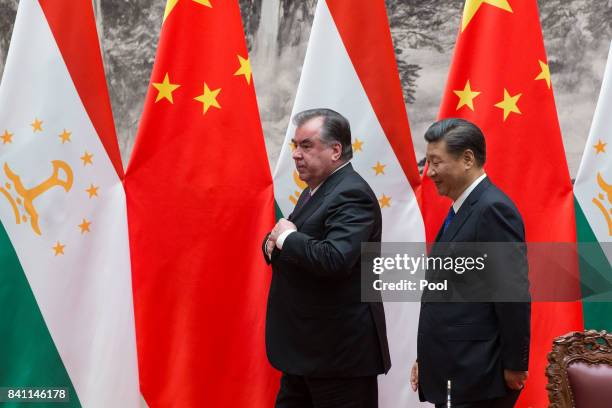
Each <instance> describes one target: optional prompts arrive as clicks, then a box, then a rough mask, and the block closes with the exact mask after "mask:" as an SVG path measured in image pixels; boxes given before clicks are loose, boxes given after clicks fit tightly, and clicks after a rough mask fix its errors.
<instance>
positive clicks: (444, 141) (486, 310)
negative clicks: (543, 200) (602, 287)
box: [411, 119, 531, 408]
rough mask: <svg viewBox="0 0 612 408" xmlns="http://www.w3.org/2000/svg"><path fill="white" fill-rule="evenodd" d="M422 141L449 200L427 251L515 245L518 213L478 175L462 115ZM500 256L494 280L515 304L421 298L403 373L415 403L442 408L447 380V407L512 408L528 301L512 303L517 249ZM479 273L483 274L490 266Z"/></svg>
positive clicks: (478, 150)
mask: <svg viewBox="0 0 612 408" xmlns="http://www.w3.org/2000/svg"><path fill="white" fill-rule="evenodd" d="M425 140H426V141H427V176H428V177H429V178H430V179H431V180H432V181H433V182H434V184H435V185H436V188H437V190H438V193H439V194H440V195H443V196H447V197H449V198H450V199H451V200H453V204H452V206H451V207H450V209H449V212H448V216H447V217H446V219H445V221H444V223H443V225H442V228H441V229H440V231H439V233H438V235H437V237H436V244H434V249H432V252H434V251H435V250H436V245H438V247H439V246H442V245H443V244H440V243H448V242H462V243H492V242H493V243H499V242H505V243H519V245H520V246H523V244H522V243H524V242H525V228H524V224H523V220H522V218H521V215H520V214H519V212H518V210H517V208H516V206H515V205H514V203H513V202H512V201H511V200H510V198H508V197H507V196H506V195H505V194H504V193H503V192H502V191H501V190H500V189H499V188H497V187H496V186H495V185H493V183H491V181H490V180H489V178H488V177H487V175H486V174H485V171H484V168H483V166H484V164H485V161H486V144H485V138H484V135H483V134H482V131H481V130H480V129H479V128H478V127H477V126H476V125H474V124H473V123H471V122H468V121H466V120H463V119H445V120H441V121H438V122H436V123H434V124H433V125H431V127H430V128H429V129H428V130H427V132H426V133H425ZM510 246H512V245H509V246H508V247H510ZM523 247H524V246H523ZM502 255H503V257H504V265H503V273H502V274H500V276H501V278H499V279H502V280H503V281H502V282H501V283H502V286H503V285H504V284H505V283H506V280H507V282H508V283H511V285H512V286H513V287H517V288H519V293H518V295H520V298H517V299H516V300H517V301H514V302H506V303H498V302H470V301H469V299H468V301H466V302H463V303H456V302H453V303H450V302H444V301H439V302H428V301H425V300H424V301H423V302H422V304H421V313H420V318H419V330H418V341H417V362H415V364H414V367H413V370H412V378H411V383H412V387H413V389H414V390H415V391H416V390H417V388H418V391H419V397H420V399H421V400H422V401H429V402H432V403H434V404H435V405H436V407H446V401H447V382H448V381H449V380H450V381H451V386H452V387H451V399H452V406H453V408H510V407H513V406H514V404H515V402H516V400H517V398H518V396H519V393H520V390H521V389H522V388H523V386H524V384H525V381H526V379H527V369H528V362H529V339H530V311H531V305H530V303H529V302H526V301H520V300H525V299H529V292H528V287H529V283H528V278H527V272H528V267H527V260H526V256H525V253H524V252H521V251H516V252H512V251H506V252H504V253H503V254H502ZM495 269H499V268H495ZM485 272H486V273H487V274H488V275H489V276H490V275H491V274H492V273H495V272H496V271H494V270H486V271H485ZM496 279H498V278H496ZM499 279H498V280H499ZM468 289H469V288H468ZM426 295H427V294H426V293H425V294H424V295H423V296H424V299H426ZM438 300H440V299H438ZM441 300H443V299H441Z"/></svg>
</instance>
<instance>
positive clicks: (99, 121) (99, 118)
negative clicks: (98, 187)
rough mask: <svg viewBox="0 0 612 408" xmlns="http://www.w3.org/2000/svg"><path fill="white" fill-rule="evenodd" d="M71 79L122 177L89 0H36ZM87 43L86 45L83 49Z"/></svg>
mask: <svg viewBox="0 0 612 408" xmlns="http://www.w3.org/2000/svg"><path fill="white" fill-rule="evenodd" d="M39 2H40V6H41V8H42V10H43V12H44V13H45V16H46V18H47V22H48V23H49V27H50V28H51V32H52V33H53V36H54V37H55V42H56V43H57V46H58V48H59V50H60V52H61V54H62V57H63V58H64V63H65V64H66V67H67V68H68V72H69V73H70V77H71V78H72V81H73V82H74V86H75V88H76V90H77V93H78V94H79V97H80V98H81V102H82V103H83V106H84V107H85V111H86V112H87V115H89V119H90V120H91V123H92V124H93V126H94V128H95V129H96V132H97V133H98V136H99V137H100V140H101V142H102V144H103V145H104V148H105V149H106V153H107V154H108V157H109V158H110V160H111V162H112V163H113V166H114V167H115V170H116V171H117V175H118V176H119V178H123V165H122V163H121V155H120V153H119V144H118V142H117V134H116V133H115V122H114V121H113V112H112V110H111V105H110V98H109V95H108V88H107V86H106V77H105V76H104V68H103V65H102V56H101V53H100V43H99V40H98V32H97V31H96V24H95V16H94V12H93V5H92V2H91V1H90V0H73V1H71V2H70V4H68V3H65V2H58V1H52V0H39ZM83 44H86V46H83Z"/></svg>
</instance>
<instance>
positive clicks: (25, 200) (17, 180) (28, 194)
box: [0, 160, 73, 235]
mask: <svg viewBox="0 0 612 408" xmlns="http://www.w3.org/2000/svg"><path fill="white" fill-rule="evenodd" d="M51 165H52V166H53V173H52V174H51V176H49V178H47V179H46V180H44V181H43V182H41V183H39V184H38V185H36V186H34V187H32V188H25V186H24V185H23V183H22V182H21V177H20V176H19V175H17V174H16V173H15V172H13V171H12V170H11V168H10V167H9V165H8V163H4V173H5V174H6V177H8V179H9V180H10V181H12V182H13V184H11V183H6V184H5V185H4V186H3V187H0V193H2V194H3V195H4V197H5V198H6V199H7V200H8V202H9V204H10V205H11V207H13V212H14V214H15V222H16V223H17V224H21V222H22V221H23V222H27V221H28V216H29V220H30V225H31V226H32V230H34V232H35V233H36V234H37V235H41V231H40V226H39V225H38V218H39V217H38V212H37V211H36V208H35V207H34V200H35V199H36V198H37V197H39V196H40V195H42V194H43V193H45V192H46V191H47V190H49V189H51V188H53V187H56V186H59V187H63V188H64V190H65V191H66V192H68V191H70V189H71V188H72V181H73V173H72V169H71V168H70V166H69V165H68V163H66V162H64V161H61V160H53V161H52V162H51ZM60 170H63V172H64V178H63V179H62V178H61V177H60ZM13 187H14V189H13ZM11 191H14V194H15V195H14V196H13V194H11ZM22 206H23V209H24V211H23V212H21V211H20V207H22ZM26 214H27V215H26Z"/></svg>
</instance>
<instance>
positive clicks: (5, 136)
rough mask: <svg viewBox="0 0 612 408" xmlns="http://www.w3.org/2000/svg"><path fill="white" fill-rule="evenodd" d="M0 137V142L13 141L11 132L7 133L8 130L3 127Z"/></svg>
mask: <svg viewBox="0 0 612 408" xmlns="http://www.w3.org/2000/svg"><path fill="white" fill-rule="evenodd" d="M0 139H2V144H7V143H12V142H13V134H12V133H9V131H8V130H6V129H5V130H4V133H3V134H2V136H0Z"/></svg>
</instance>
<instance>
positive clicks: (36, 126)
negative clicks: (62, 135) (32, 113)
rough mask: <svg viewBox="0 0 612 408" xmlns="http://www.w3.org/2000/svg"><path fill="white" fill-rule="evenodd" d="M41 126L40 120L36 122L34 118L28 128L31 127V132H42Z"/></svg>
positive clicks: (36, 119)
mask: <svg viewBox="0 0 612 408" xmlns="http://www.w3.org/2000/svg"><path fill="white" fill-rule="evenodd" d="M42 124H43V122H42V120H38V118H35V119H34V122H32V123H30V126H32V132H42V130H43V128H42Z"/></svg>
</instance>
